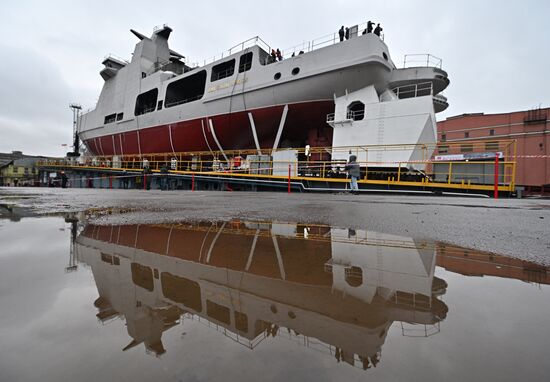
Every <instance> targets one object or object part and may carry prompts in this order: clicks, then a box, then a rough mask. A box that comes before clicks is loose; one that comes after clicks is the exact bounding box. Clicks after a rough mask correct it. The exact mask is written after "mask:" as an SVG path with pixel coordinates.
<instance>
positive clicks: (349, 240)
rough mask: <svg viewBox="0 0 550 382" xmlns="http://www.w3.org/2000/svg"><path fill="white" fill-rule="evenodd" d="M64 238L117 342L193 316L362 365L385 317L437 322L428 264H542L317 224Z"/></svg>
mask: <svg viewBox="0 0 550 382" xmlns="http://www.w3.org/2000/svg"><path fill="white" fill-rule="evenodd" d="M74 225H76V223H75V222H74V223H73V226H74ZM73 249H74V256H75V257H76V260H77V261H79V262H82V263H85V264H87V265H89V266H90V267H91V270H92V272H93V276H94V279H95V283H96V286H97V290H98V292H99V298H98V299H97V300H96V301H95V302H94V305H95V306H96V308H97V310H98V313H97V317H98V319H99V320H100V321H102V322H105V321H109V320H112V319H115V318H124V319H125V321H126V326H127V330H128V334H129V335H130V337H131V342H130V343H129V344H128V345H127V346H126V347H125V348H124V350H127V349H130V348H132V347H135V346H138V345H140V344H142V343H143V345H144V346H145V349H146V351H148V352H151V353H153V354H155V355H161V354H163V353H164V352H166V349H165V348H164V345H163V343H162V335H163V332H165V331H166V330H168V329H170V328H172V327H173V326H175V325H178V324H181V325H184V326H185V322H186V321H187V320H195V321H198V322H200V323H202V324H204V325H206V326H208V327H210V328H211V329H212V330H216V331H218V332H220V335H224V336H227V337H229V338H231V339H233V340H234V341H236V342H237V343H239V344H242V345H244V346H246V347H249V348H250V349H253V348H255V347H256V346H258V345H259V344H260V343H261V342H262V341H264V340H266V339H268V338H270V337H275V336H277V337H280V338H286V339H288V340H290V341H292V342H294V343H296V344H297V345H302V346H306V347H309V348H314V349H316V350H320V351H322V352H325V353H326V354H327V355H330V356H332V357H334V358H336V360H337V361H338V362H346V363H349V364H350V365H353V366H355V367H358V368H363V369H368V368H371V367H372V366H376V364H377V363H378V362H380V361H381V357H382V346H383V345H384V343H385V341H386V337H387V334H388V331H389V329H390V327H391V326H392V325H398V326H399V330H400V331H401V333H402V334H403V335H404V336H414V337H428V336H431V335H435V334H437V333H438V332H439V331H440V323H441V321H443V320H444V319H445V317H446V315H447V312H448V308H447V306H446V304H445V303H444V302H443V301H442V297H443V295H444V294H445V292H446V288H447V283H446V282H445V280H442V279H440V278H438V277H435V276H434V270H435V267H436V264H437V265H439V266H442V267H445V268H447V269H448V270H450V271H453V272H457V273H461V274H467V275H485V274H489V275H494V276H503V277H508V278H518V279H523V280H526V281H537V282H546V281H548V280H546V278H547V276H546V268H544V267H539V268H540V269H539V268H537V266H535V265H531V266H529V267H526V266H525V264H530V263H526V262H522V261H520V260H514V259H511V258H507V257H502V256H496V255H491V254H486V253H480V252H475V251H471V250H465V249H463V248H458V247H452V246H446V245H443V244H439V243H433V242H427V241H418V240H414V239H411V238H406V237H400V236H394V235H387V234H381V233H377V232H372V231H365V230H351V229H338V228H331V227H327V226H318V225H301V224H280V223H263V222H240V221H230V222H219V223H210V222H208V223H193V224H192V223H180V224H162V225H120V226H98V225H91V224H89V225H86V226H85V227H84V228H83V229H82V230H81V232H80V234H79V235H78V237H77V238H76V240H75V242H74V247H73ZM541 270H542V271H541ZM419 340H421V339H419Z"/></svg>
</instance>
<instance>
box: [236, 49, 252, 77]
mask: <svg viewBox="0 0 550 382" xmlns="http://www.w3.org/2000/svg"><path fill="white" fill-rule="evenodd" d="M250 68H252V52H248V53H246V54H243V55H242V56H241V58H240V60H239V73H243V72H246V71H248V70H250Z"/></svg>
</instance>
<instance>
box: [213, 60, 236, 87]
mask: <svg viewBox="0 0 550 382" xmlns="http://www.w3.org/2000/svg"><path fill="white" fill-rule="evenodd" d="M233 73H235V59H232V60H231V61H226V62H222V63H221V64H218V65H214V66H213V67H212V76H211V77H210V82H214V81H217V80H221V79H222V78H227V77H231V76H232V75H233Z"/></svg>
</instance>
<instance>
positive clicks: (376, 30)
mask: <svg viewBox="0 0 550 382" xmlns="http://www.w3.org/2000/svg"><path fill="white" fill-rule="evenodd" d="M382 30H383V29H382V27H381V26H380V23H378V24H377V25H376V28H374V34H375V35H377V36H378V37H380V32H382Z"/></svg>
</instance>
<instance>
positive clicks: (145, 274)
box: [131, 263, 155, 292]
mask: <svg viewBox="0 0 550 382" xmlns="http://www.w3.org/2000/svg"><path fill="white" fill-rule="evenodd" d="M131 270H132V281H133V282H134V284H135V285H137V286H140V287H142V288H144V289H147V290H148V291H149V292H152V291H153V289H155V286H154V284H153V270H152V269H151V268H149V267H146V266H145V265H141V264H138V263H132V265H131Z"/></svg>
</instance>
